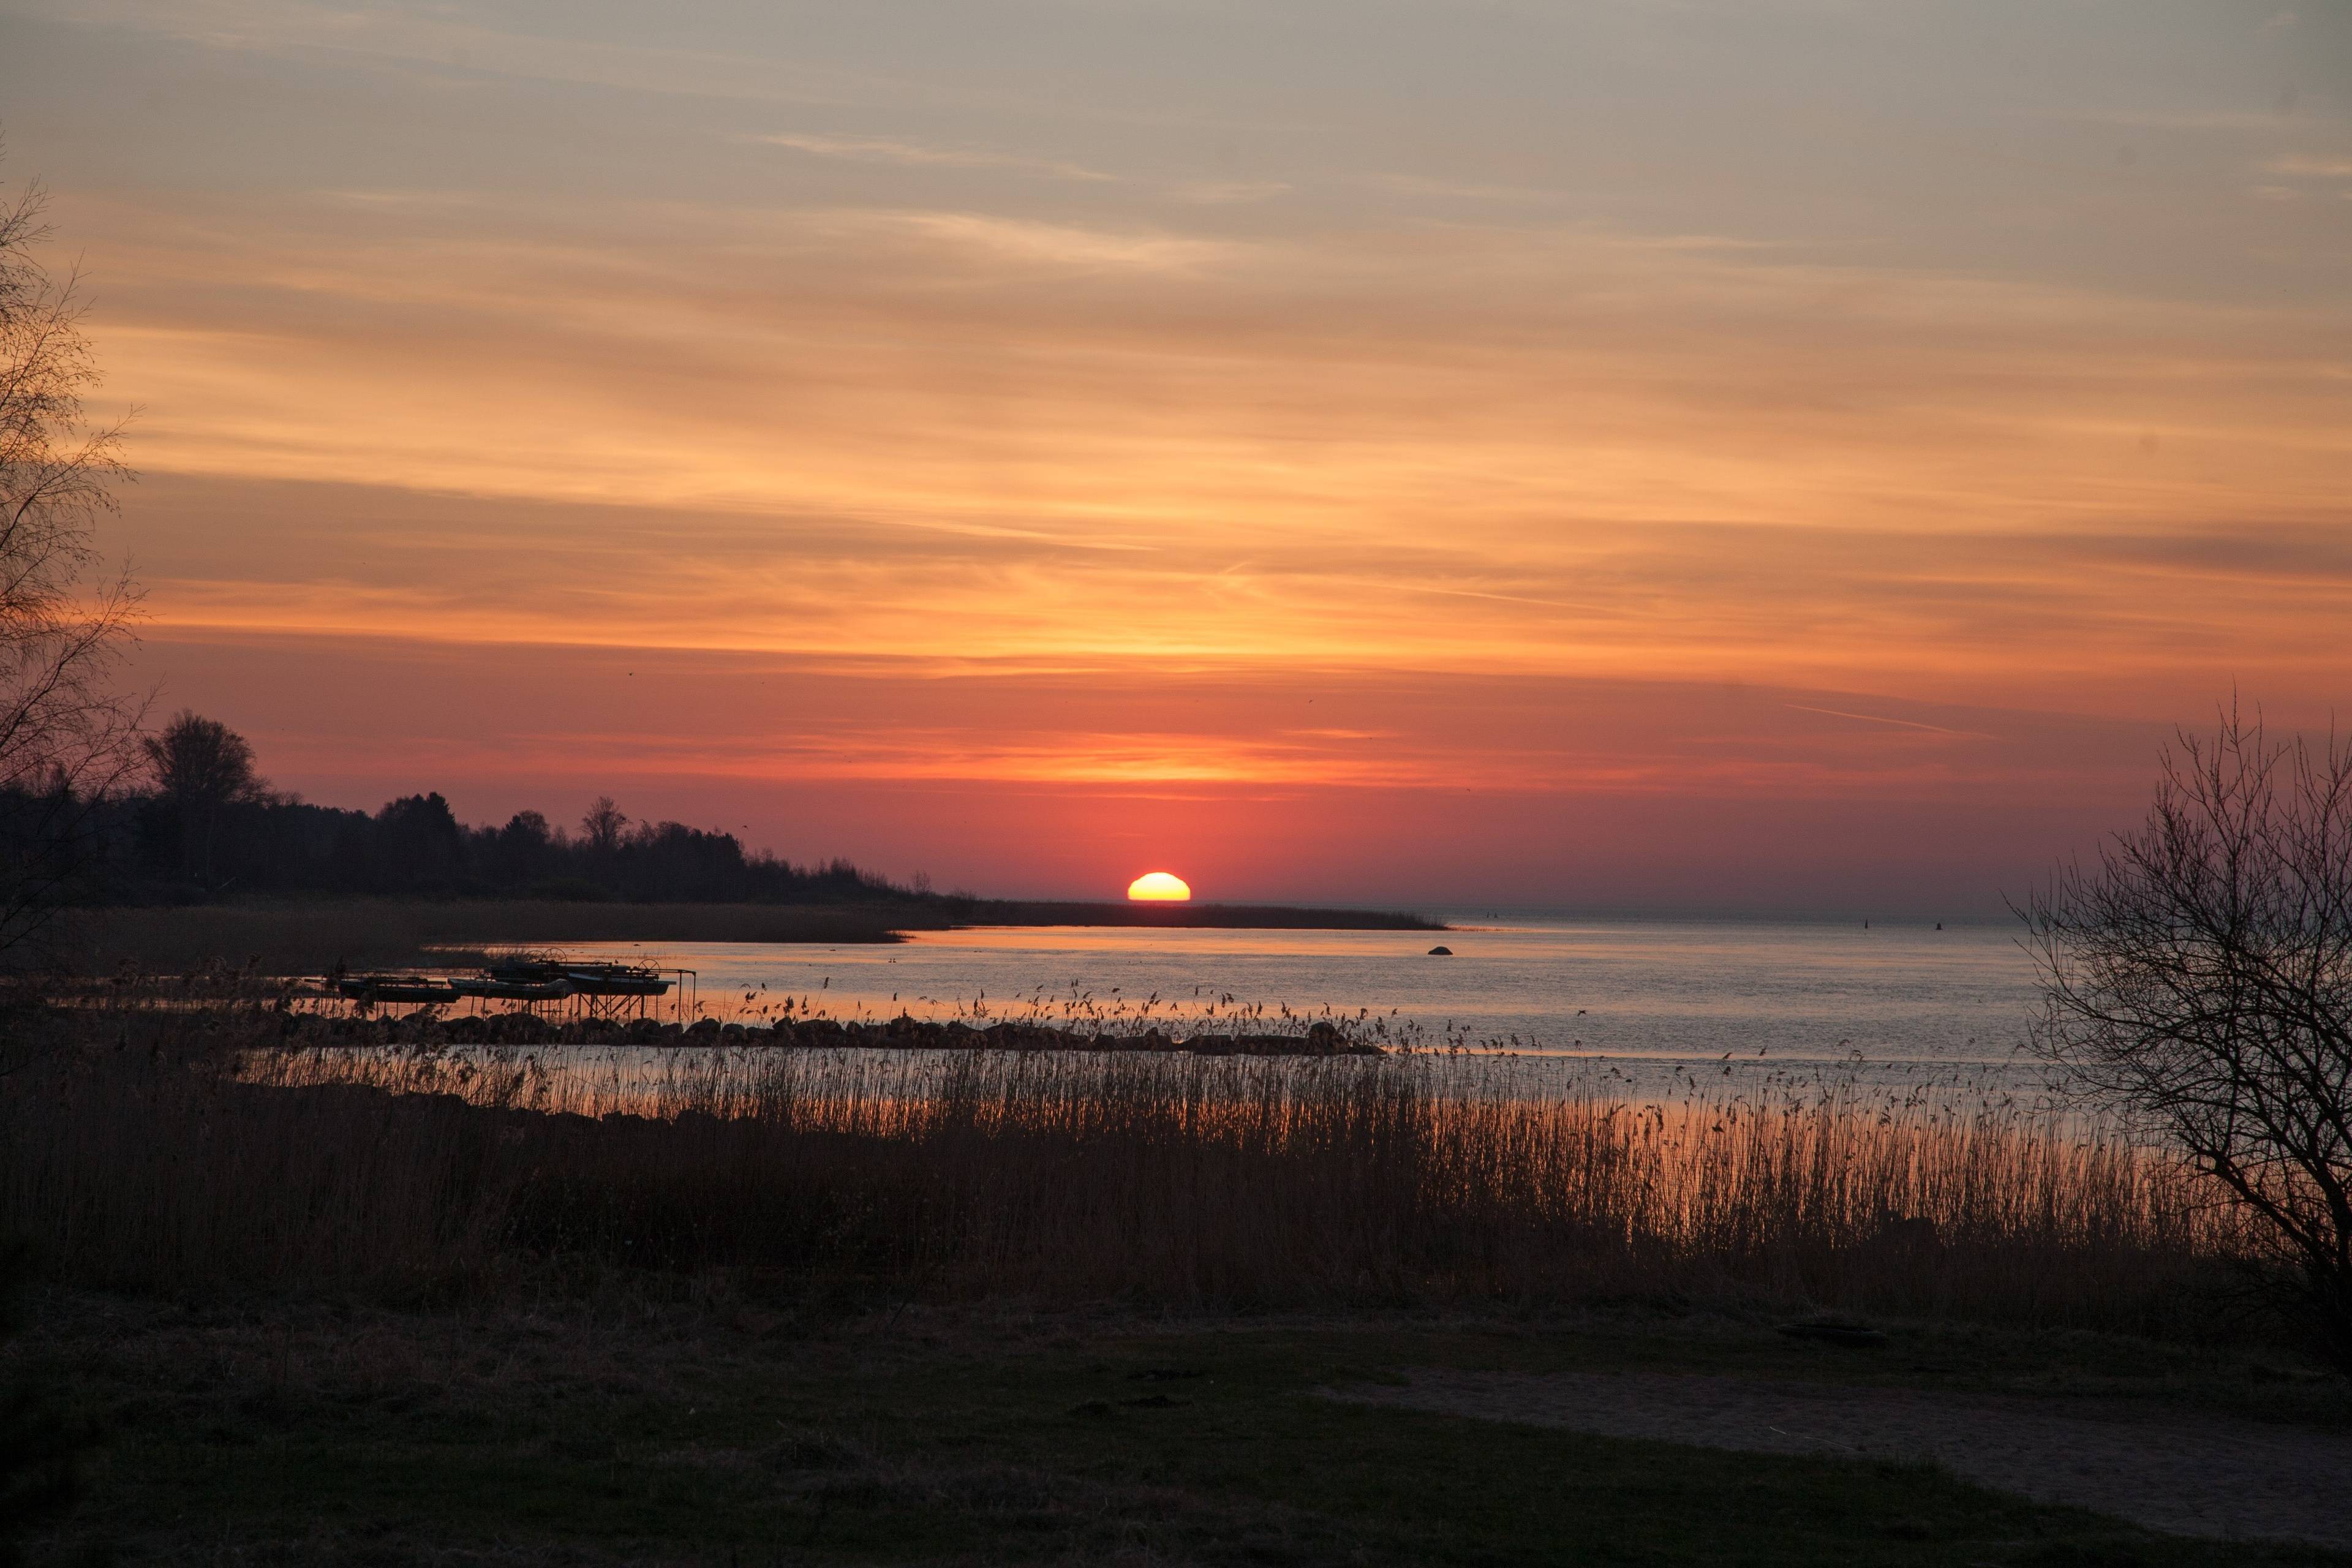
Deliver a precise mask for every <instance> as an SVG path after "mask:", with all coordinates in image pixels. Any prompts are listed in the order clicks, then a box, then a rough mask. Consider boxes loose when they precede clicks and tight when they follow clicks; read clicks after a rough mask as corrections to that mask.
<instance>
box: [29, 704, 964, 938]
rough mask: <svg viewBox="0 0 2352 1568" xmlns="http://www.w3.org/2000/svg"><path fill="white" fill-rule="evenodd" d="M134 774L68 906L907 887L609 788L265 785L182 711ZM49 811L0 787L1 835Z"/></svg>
mask: <svg viewBox="0 0 2352 1568" xmlns="http://www.w3.org/2000/svg"><path fill="white" fill-rule="evenodd" d="M142 749H143V751H144V753H145V774H144V777H143V778H142V779H140V780H139V781H137V783H136V784H134V785H133V787H132V788H131V789H130V790H128V791H126V792H124V793H121V794H120V795H116V796H114V797H113V798H111V799H108V800H103V801H100V802H98V803H97V804H96V805H95V806H94V807H88V808H86V815H88V816H89V818H90V820H89V823H88V824H87V825H86V826H85V838H86V842H85V844H84V846H83V848H84V851H85V853H84V856H83V859H84V867H83V874H82V875H81V876H80V877H79V879H78V880H79V884H80V885H79V897H78V900H77V901H89V902H107V903H121V902H131V903H167V902H191V901H199V900H207V899H213V898H219V897H223V896H233V895H239V894H248V893H317V894H328V895H341V896H351V895H369V894H374V895H408V896H413V897H426V898H531V899H572V900H634V901H646V902H738V901H740V902H808V901H837V900H872V899H886V898H908V897H920V896H923V894H924V893H925V892H927V891H928V889H925V888H923V887H922V886H921V885H920V884H921V879H918V885H917V886H916V887H913V888H900V887H898V886H896V885H895V884H893V883H891V882H889V881H887V880H886V879H882V878H880V877H876V876H872V875H869V874H867V873H866V872H863V871H860V870H859V869H857V868H856V867H855V866H853V865H851V864H850V863H849V862H847V861H845V860H835V861H833V862H831V863H830V864H826V865H818V866H795V865H793V863H791V862H790V861H787V860H783V859H780V858H777V857H775V856H773V855H771V854H768V853H765V852H764V851H756V850H755V851H747V850H745V848H744V847H743V845H742V843H741V841H740V840H739V839H738V838H737V837H735V836H734V835H733V834H731V833H719V832H714V831H711V830H709V829H705V828H698V827H688V826H686V825H685V824H683V823H677V822H632V821H631V820H630V819H629V818H628V817H627V816H625V815H624V814H623V813H622V811H621V809H620V808H619V806H618V805H615V804H614V802H613V801H612V800H611V799H610V798H609V797H604V798H599V799H598V800H597V801H596V803H595V804H594V805H592V806H590V807H589V809H588V811H587V814H586V815H585V816H583V817H582V818H581V820H580V823H579V826H578V827H577V828H576V829H567V828H566V827H564V826H562V825H561V824H557V823H551V822H550V821H549V820H548V819H547V818H546V817H545V816H541V814H540V813H538V812H536V811H520V812H517V813H516V814H515V815H514V816H511V817H509V818H508V820H507V821H506V822H505V823H503V824H501V825H499V826H468V825H467V824H465V823H462V822H460V821H458V820H457V814H456V813H455V812H453V811H452V810H450V808H449V803H448V802H447V801H446V800H445V799H443V798H442V796H441V795H440V794H439V792H437V791H435V792H429V793H426V794H424V795H404V796H402V797H400V798H399V799H397V800H393V801H389V802H386V803H385V805H383V808H382V809H380V810H378V811H374V812H366V811H355V810H349V809H345V808H342V807H338V806H328V805H310V803H308V802H306V801H303V800H301V799H299V797H297V796H294V795H282V794H279V793H278V792H277V791H275V790H273V789H271V788H270V786H269V784H268V780H266V779H264V778H262V777H261V776H260V774H259V773H258V772H257V770H256V764H255V758H254V754H253V748H252V747H251V746H250V745H248V744H247V742H246V741H245V739H244V738H243V737H242V736H240V735H238V734H236V732H235V731H232V730H230V729H229V728H228V727H227V726H226V725H224V724H221V723H219V722H217V721H214V720H210V719H205V718H201V717H199V716H198V715H196V714H194V713H185V712H184V713H182V714H180V715H179V716H178V717H176V718H174V719H173V721H171V723H169V724H168V725H166V726H165V727H164V728H163V731H161V732H159V733H157V734H153V735H150V736H148V737H146V738H145V739H144V740H143V742H142ZM57 815H58V813H57V809H56V806H55V804H54V802H51V801H46V800H45V797H43V796H42V795H38V794H37V793H35V792H31V791H24V790H18V791H10V792H5V795H0V843H5V842H9V841H12V840H14V839H16V838H22V839H23V840H24V841H26V842H28V843H33V842H38V841H39V840H40V839H41V838H42V837H43V832H42V825H43V824H44V823H45V822H47V821H48V820H51V819H53V818H55V817H56V816H57Z"/></svg>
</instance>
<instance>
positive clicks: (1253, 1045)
mask: <svg viewBox="0 0 2352 1568" xmlns="http://www.w3.org/2000/svg"><path fill="white" fill-rule="evenodd" d="M288 1023H289V1029H288V1031H287V1032H288V1033H289V1035H290V1036H292V1037H294V1038H295V1039H296V1040H298V1041H299V1042H300V1043H303V1044H320V1045H352V1046H632V1045H634V1046H646V1047H677V1046H727V1047H768V1048H781V1049H825V1048H834V1049H839V1048H843V1047H866V1048H868V1049H882V1050H905V1051H1170V1052H1187V1053H1190V1054H1192V1055H1193V1056H1211V1057H1234V1056H1242V1057H1377V1056H1383V1055H1385V1054H1387V1053H1386V1052H1385V1051H1384V1050H1383V1049H1382V1048H1381V1047H1379V1046H1375V1045H1370V1044H1368V1043H1366V1042H1364V1041H1362V1040H1360V1039H1357V1038H1354V1037H1351V1036H1350V1035H1349V1033H1348V1032H1347V1031H1346V1030H1345V1029H1342V1028H1341V1027H1340V1026H1339V1025H1337V1024H1334V1023H1329V1022H1320V1023H1315V1024H1311V1025H1309V1026H1307V1028H1306V1029H1305V1030H1303V1031H1302V1032H1299V1033H1297V1034H1254V1035H1240V1034H1235V1035H1220V1034H1213V1033H1202V1034H1193V1035H1182V1036H1179V1035H1171V1034H1168V1033H1165V1032H1163V1031H1161V1030H1159V1029H1146V1030H1143V1031H1141V1032H1139V1033H1126V1034H1092V1033H1087V1032H1082V1031H1079V1030H1076V1029H1065V1028H1057V1027H1055V1026H1052V1025H1049V1024H1015V1023H1006V1024H991V1025H987V1026H974V1025H971V1024H967V1023H963V1022H961V1021H958V1020H950V1021H949V1022H947V1023H932V1022H928V1021H926V1020H923V1019H919V1018H913V1017H908V1016H904V1015H901V1016H898V1017H896V1018H892V1019H888V1020H887V1021H885V1022H879V1023H862V1022H851V1023H844V1022H840V1021H837V1020H835V1019H832V1018H786V1019H779V1020H777V1021H776V1022H775V1023H773V1024H759V1025H751V1024H721V1023H719V1021H718V1020H717V1019H715V1018H705V1019H703V1020H702V1021H701V1022H699V1023H696V1024H688V1025H685V1026H680V1025H677V1024H666V1023H657V1022H656V1021H655V1020H653V1019H650V1018H639V1019H635V1020H630V1021H619V1020H613V1019H604V1018H548V1017H542V1016H539V1015H538V1014H535V1013H527V1012H513V1013H485V1014H467V1015H460V1016H456V1017H447V1016H442V1015H441V1014H440V1013H438V1012H437V1011H436V1010H433V1009H429V1008H428V1009H424V1010H421V1011H418V1012H415V1013H411V1014H407V1015H404V1016H373V1017H361V1016H309V1017H289V1020H288Z"/></svg>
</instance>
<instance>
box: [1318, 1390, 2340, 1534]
mask: <svg viewBox="0 0 2352 1568" xmlns="http://www.w3.org/2000/svg"><path fill="white" fill-rule="evenodd" d="M1331 1396H1332V1397H1334V1398H1337V1399H1342V1400H1347V1401H1350V1402H1354V1403H1359V1404H1366V1405H1394V1406H1400V1407H1403V1408H1408V1409H1414V1410H1427V1411H1434V1412H1439V1413H1442V1414H1446V1415H1466V1416H1472V1417H1475V1418H1479V1419H1483V1420H1489V1421H1507V1422H1515V1423H1519V1424H1522V1425H1528V1426H1553V1427H1559V1428H1563V1429H1565V1430H1569V1431H1574V1432H1582V1433H1588V1434H1591V1435H1592V1436H1608V1437H1645V1438H1654V1439H1656V1440H1658V1441H1661V1442H1668V1443H1687V1444H1692V1445H1695V1446H1697V1447H1708V1448H1725V1449H1733V1450H1740V1451H1747V1452H1753V1453H1768V1454H1829V1455H1849V1456H1868V1457H1871V1458H1885V1459H1897V1460H1929V1461H1932V1462H1934V1463H1936V1464H1937V1465H1940V1466H1942V1467H1943V1468H1946V1469H1948V1470H1949V1471H1950V1472H1952V1473H1953V1474H1955V1475H1958V1476H1960V1477H1962V1478H1964V1479H1968V1480H1971V1481H1975V1482H1977V1483H1979V1484H1980V1485H1983V1486H1988V1487H1992V1488H1996V1489H2000V1490H2003V1491H2008V1492H2012V1493H2016V1494H2018V1495H2020V1496H2023V1497H2026V1498H2030V1499H2032V1500H2035V1501H2037V1502H2048V1503H2060V1504H2065V1505H2069V1506H2073V1507H2076V1508H2085V1509H2091V1510H2096V1511H2098V1512H2101V1513H2105V1514H2110V1515H2114V1516H2116V1517H2119V1518H2123V1519H2127V1520H2130V1521H2133V1522H2134V1523H2137V1524H2141V1525H2145V1526H2147V1527H2148V1528H2150V1529H2154V1530H2162V1531H2172V1532H2174V1533H2178V1534H2184V1535H2203V1536H2215V1537H2224V1538H2239V1539H2244V1538H2254V1539H2269V1540H2286V1541H2305V1542H2315V1543H2317V1544H2321V1545H2327V1546H2337V1547H2345V1546H2352V1435H2347V1434H2343V1433H2336V1432H2318V1431H2312V1430H2309V1429H2307V1428H2299V1427H2294V1426H2273V1425H2269V1424H2267V1423H2263V1422H2255V1421H2248V1420H2241V1419H2233V1418H2230V1417H2226V1416H2216V1415H2200V1414H2189V1413H2185V1412H2181V1411H2178V1410H2175V1411H2170V1412H2165V1413H2162V1414H2158V1413H2156V1412H2151V1411H2148V1410H2147V1409H2145V1408H2141V1407H2125V1406H2122V1405H2103V1404H2099V1403H2095V1402H2084V1401H2080V1400H2067V1401H2064V1402H2063V1403H2061V1402H2058V1401H2052V1400H2042V1399H2034V1398H2025V1397H2004V1396H1993V1395H1965V1394H1926V1393H1914V1392H1909V1391H1906V1390H1900V1389H1885V1388H1858V1387H1851V1386H1842V1387H1841V1386H1830V1385H1826V1384H1801V1383H1767V1382H1759V1381H1754V1380H1749V1379H1745V1378H1733V1377H1710V1376H1694V1375H1686V1374H1676V1373H1552V1374H1543V1375H1530V1374H1526V1373H1480V1372H1460V1371H1432V1370H1423V1371H1417V1372H1414V1373H1411V1374H1409V1376H1408V1378H1407V1381H1406V1382H1405V1383H1404V1384H1402V1385H1394V1386H1377V1385H1364V1384H1358V1385H1355V1386H1351V1387H1347V1388H1342V1389H1338V1390H1334V1391H1332V1394H1331Z"/></svg>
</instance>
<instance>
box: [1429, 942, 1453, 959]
mask: <svg viewBox="0 0 2352 1568" xmlns="http://www.w3.org/2000/svg"><path fill="white" fill-rule="evenodd" d="M1429 956H1430V957H1432V958H1451V957H1453V956H1454V950H1453V949H1452V948H1450V947H1447V946H1445V945H1444V944H1443V943H1440V944H1439V945H1438V946H1436V947H1433V948H1431V949H1430V950H1429Z"/></svg>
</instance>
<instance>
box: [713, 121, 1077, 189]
mask: <svg viewBox="0 0 2352 1568" xmlns="http://www.w3.org/2000/svg"><path fill="white" fill-rule="evenodd" d="M734 140H736V141H739V142H751V143H753V144H755V145H759V146H764V147H785V148H789V149H791V150H792V151H793V152H795V153H808V154H810V155H811V156H812V157H818V158H845V159H848V160H850V161H851V162H854V163H896V164H899V165H901V166H904V167H908V168H931V169H1004V170H1009V171H1012V172H1014V173H1018V174H1038V175H1043V176H1045V177H1046V178H1049V179H1055V180H1087V181H1096V182H1104V181H1115V180H1117V179H1118V175H1116V174H1106V173H1104V172H1103V171H1102V170H1100V169H1090V168H1087V166H1086V165H1085V164H1083V163H1065V162H1063V161H1061V160H1060V159H1056V158H1032V157H1027V156H1024V155H1023V154H1021V153H1000V152H995V151H992V150H990V149H988V148H983V147H950V146H940V145H937V144H935V143H930V142H906V141H901V140H898V139H897V138H895V137H887V136H835V135H825V134H821V133H818V132H804V131H774V132H763V133H758V134H752V135H745V136H739V137H736V138H734Z"/></svg>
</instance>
